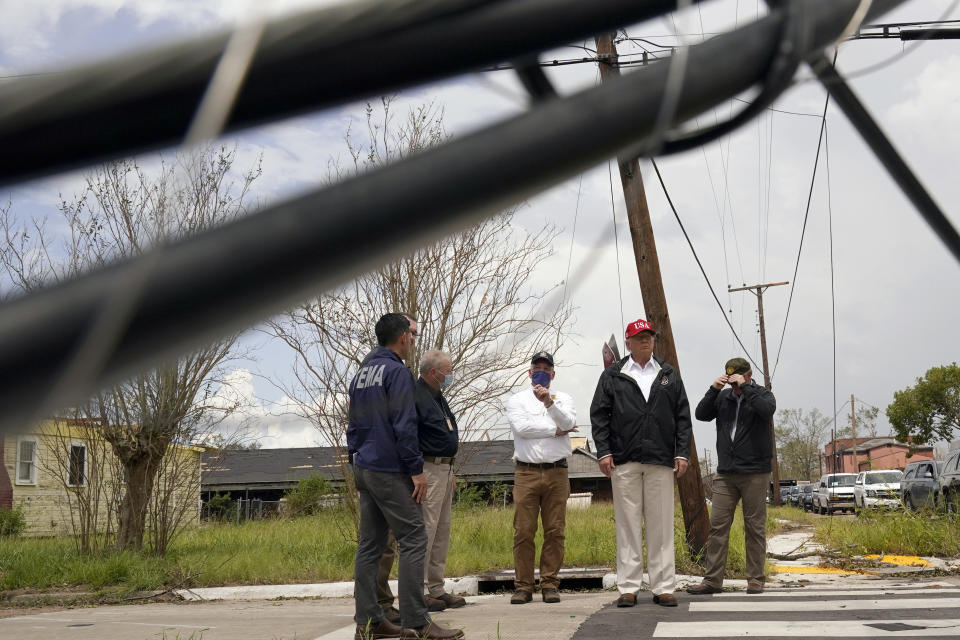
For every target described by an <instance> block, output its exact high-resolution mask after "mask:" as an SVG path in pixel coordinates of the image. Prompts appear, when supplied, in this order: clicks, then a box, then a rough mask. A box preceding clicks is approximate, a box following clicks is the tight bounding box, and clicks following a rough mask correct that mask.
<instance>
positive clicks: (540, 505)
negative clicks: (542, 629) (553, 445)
mask: <svg viewBox="0 0 960 640" xmlns="http://www.w3.org/2000/svg"><path fill="white" fill-rule="evenodd" d="M569 496H570V481H569V480H568V476H567V469H566V467H555V468H553V469H534V468H530V467H521V466H518V467H517V470H516V472H515V473H514V475H513V567H514V570H515V572H516V575H515V579H514V586H515V587H516V588H517V589H518V590H521V591H528V592H532V591H533V566H534V552H535V550H536V549H535V545H534V542H533V539H534V537H536V535H537V516H539V517H540V519H541V520H542V521H543V547H542V548H541V549H540V586H541V587H552V588H554V589H556V588H557V587H558V586H559V585H560V567H561V566H562V565H563V542H564V527H565V524H566V516H567V498H568V497H569Z"/></svg>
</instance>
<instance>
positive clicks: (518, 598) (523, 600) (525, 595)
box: [510, 589, 533, 604]
mask: <svg viewBox="0 0 960 640" xmlns="http://www.w3.org/2000/svg"><path fill="white" fill-rule="evenodd" d="M531 600H533V594H532V593H530V592H529V591H524V590H523V589H517V590H516V591H514V592H513V595H512V596H510V604H527V603H528V602H530V601H531Z"/></svg>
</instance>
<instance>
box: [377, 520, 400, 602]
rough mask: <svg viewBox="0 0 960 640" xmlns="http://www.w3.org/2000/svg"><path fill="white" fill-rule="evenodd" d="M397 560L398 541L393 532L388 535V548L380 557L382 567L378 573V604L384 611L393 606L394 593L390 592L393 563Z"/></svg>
mask: <svg viewBox="0 0 960 640" xmlns="http://www.w3.org/2000/svg"><path fill="white" fill-rule="evenodd" d="M396 559H397V539H396V538H394V537H393V531H390V532H388V534H387V548H386V550H385V551H384V552H383V555H382V556H380V567H379V570H378V571H377V602H379V603H380V606H381V607H383V608H384V609H389V608H390V607H392V606H393V591H391V590H390V582H389V580H390V572H391V571H392V570H393V561H394V560H396Z"/></svg>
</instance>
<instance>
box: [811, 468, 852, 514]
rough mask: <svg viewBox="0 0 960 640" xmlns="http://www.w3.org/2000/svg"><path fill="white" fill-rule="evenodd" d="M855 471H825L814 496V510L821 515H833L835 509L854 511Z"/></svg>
mask: <svg viewBox="0 0 960 640" xmlns="http://www.w3.org/2000/svg"><path fill="white" fill-rule="evenodd" d="M856 479H857V474H855V473H825V474H823V475H822V476H820V482H819V483H818V485H817V491H816V493H815V494H814V497H813V510H814V511H816V512H817V513H819V514H820V515H828V516H829V515H833V512H834V511H847V510H849V511H853V483H854V481H856Z"/></svg>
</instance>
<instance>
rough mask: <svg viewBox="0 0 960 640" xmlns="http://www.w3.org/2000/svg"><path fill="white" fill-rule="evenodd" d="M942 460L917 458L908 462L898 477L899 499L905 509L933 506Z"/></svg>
mask: <svg viewBox="0 0 960 640" xmlns="http://www.w3.org/2000/svg"><path fill="white" fill-rule="evenodd" d="M942 468H943V462H942V461H940V460H917V461H915V462H911V463H909V464H908V465H907V466H906V467H905V468H904V470H903V478H901V479H900V499H901V500H902V501H903V506H904V507H906V508H907V509H920V508H923V507H928V508H929V507H934V506H935V505H936V504H937V502H938V500H937V496H939V495H940V484H939V483H938V481H937V478H938V477H939V476H940V470H941V469H942Z"/></svg>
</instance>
